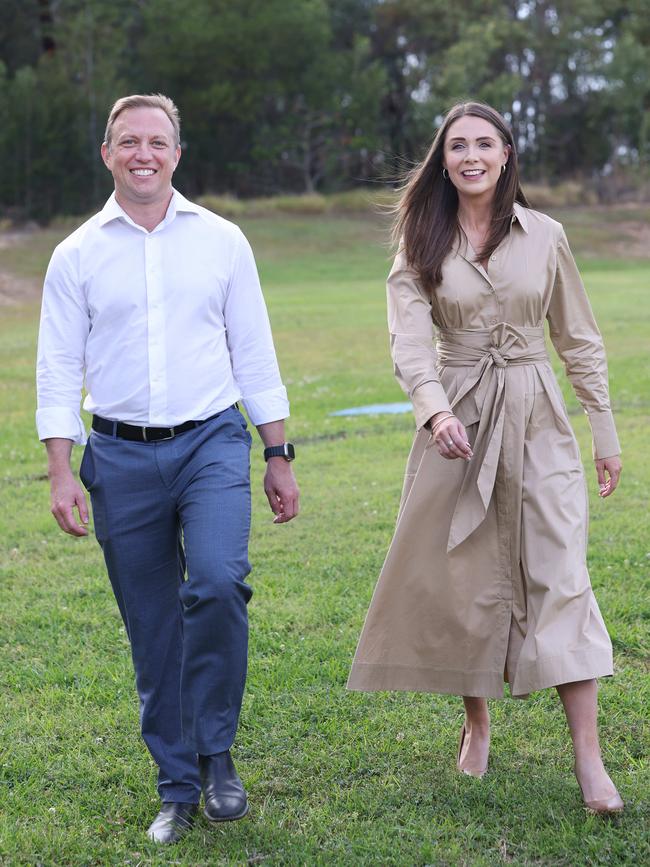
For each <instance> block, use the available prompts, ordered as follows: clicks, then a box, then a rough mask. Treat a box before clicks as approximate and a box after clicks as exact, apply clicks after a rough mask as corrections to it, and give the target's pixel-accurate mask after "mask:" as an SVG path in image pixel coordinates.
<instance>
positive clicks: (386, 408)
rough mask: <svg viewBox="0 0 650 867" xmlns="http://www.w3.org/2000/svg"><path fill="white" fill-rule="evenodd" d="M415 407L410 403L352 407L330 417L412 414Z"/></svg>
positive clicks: (333, 413)
mask: <svg viewBox="0 0 650 867" xmlns="http://www.w3.org/2000/svg"><path fill="white" fill-rule="evenodd" d="M412 409H413V405H412V404H410V403H371V404H369V405H368V406H351V407H350V408H349V409H337V411H336V412H331V413H330V415H399V414H400V413H403V412H411V411H412Z"/></svg>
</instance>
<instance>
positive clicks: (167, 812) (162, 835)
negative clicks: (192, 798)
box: [147, 801, 199, 843]
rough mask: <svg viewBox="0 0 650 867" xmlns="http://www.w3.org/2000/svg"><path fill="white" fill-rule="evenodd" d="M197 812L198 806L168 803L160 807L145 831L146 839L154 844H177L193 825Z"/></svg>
mask: <svg viewBox="0 0 650 867" xmlns="http://www.w3.org/2000/svg"><path fill="white" fill-rule="evenodd" d="M198 811H199V805H198V804H180V803H175V802H173V801H169V802H168V803H166V804H163V805H162V808H161V810H160V813H158V815H157V816H156V818H155V819H154V820H153V822H152V823H151V825H149V828H148V830H147V837H149V839H150V840H153V841H154V843H178V841H179V840H180V839H181V837H182V836H183V835H184V834H187V832H188V831H189V830H191V828H192V826H193V825H194V817H195V816H196V814H197V813H198Z"/></svg>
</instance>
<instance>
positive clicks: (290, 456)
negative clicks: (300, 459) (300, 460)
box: [284, 443, 296, 461]
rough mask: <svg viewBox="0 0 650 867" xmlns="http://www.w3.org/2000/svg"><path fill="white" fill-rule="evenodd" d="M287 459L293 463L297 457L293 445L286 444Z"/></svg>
mask: <svg viewBox="0 0 650 867" xmlns="http://www.w3.org/2000/svg"><path fill="white" fill-rule="evenodd" d="M284 448H285V457H286V459H287V460H288V461H292V460H293V459H294V458H295V456H296V450H295V449H294V447H293V443H285V444H284Z"/></svg>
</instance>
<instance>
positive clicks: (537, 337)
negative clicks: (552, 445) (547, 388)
mask: <svg viewBox="0 0 650 867" xmlns="http://www.w3.org/2000/svg"><path fill="white" fill-rule="evenodd" d="M437 352H438V361H439V363H440V365H441V367H469V368H471V370H470V371H469V373H468V374H467V377H466V379H465V380H464V381H463V384H462V385H461V387H460V389H459V391H458V393H457V394H456V396H455V397H454V398H453V400H452V401H451V408H452V410H453V411H454V412H456V410H459V418H460V419H461V421H463V420H465V423H466V424H473V423H475V422H478V431H477V434H476V438H475V441H474V444H473V446H472V450H473V452H474V456H473V457H472V459H471V461H470V462H469V463H468V464H467V469H466V471H465V476H464V478H463V482H462V485H461V488H460V492H459V494H458V499H457V501H456V508H455V509H454V514H453V517H452V521H451V527H450V530H449V539H448V542H447V551H448V552H450V551H452V550H453V549H454V548H456V547H458V545H460V544H461V543H462V542H464V541H465V539H467V538H468V536H470V535H471V534H472V533H473V532H474V530H476V528H477V527H478V526H479V525H480V524H481V523H482V522H483V521H484V520H485V517H486V515H487V510H488V506H489V504H490V500H491V498H492V492H493V490H494V485H495V481H496V475H497V469H498V466H499V459H500V456H501V450H502V447H504V446H505V447H506V448H508V447H509V446H510V445H512V446H513V447H514V438H513V437H511V436H509V434H510V433H511V431H510V425H509V424H508V420H507V414H506V401H507V382H508V368H509V367H511V366H513V365H515V366H518V365H523V364H540V363H545V362H548V360H549V359H548V353H547V351H546V342H545V339H544V328H543V326H538V327H534V328H516V327H515V326H514V325H510V324H509V323H507V322H501V323H499V324H498V325H495V326H494V327H493V328H481V329H471V330H470V329H454V330H451V329H441V330H440V335H439V339H438V342H437Z"/></svg>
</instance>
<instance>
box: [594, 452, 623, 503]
mask: <svg viewBox="0 0 650 867" xmlns="http://www.w3.org/2000/svg"><path fill="white" fill-rule="evenodd" d="M622 469H623V465H622V463H621V459H620V458H619V456H618V455H614V457H612V458H600V460H597V461H596V475H597V476H598V487H599V488H600V491H599V492H598V493H599V496H601V497H609V495H610V494H613V493H614V491H615V490H616V486H617V485H618V480H619V478H620V475H621V470H622Z"/></svg>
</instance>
